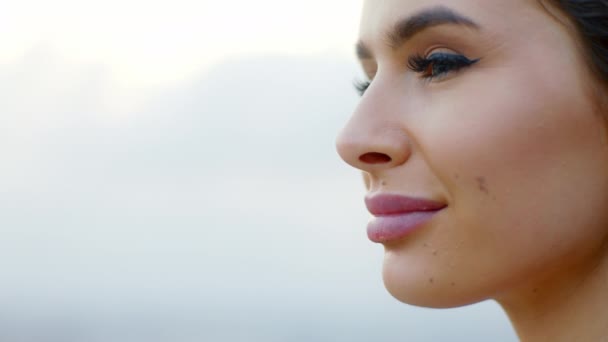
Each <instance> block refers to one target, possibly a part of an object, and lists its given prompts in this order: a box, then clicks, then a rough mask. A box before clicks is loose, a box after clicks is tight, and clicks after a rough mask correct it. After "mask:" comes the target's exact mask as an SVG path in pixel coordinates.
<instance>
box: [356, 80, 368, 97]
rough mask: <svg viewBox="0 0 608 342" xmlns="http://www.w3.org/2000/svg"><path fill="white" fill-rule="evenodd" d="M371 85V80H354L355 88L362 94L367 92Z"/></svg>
mask: <svg viewBox="0 0 608 342" xmlns="http://www.w3.org/2000/svg"><path fill="white" fill-rule="evenodd" d="M370 85H371V82H370V81H355V82H353V86H354V87H355V90H356V91H357V92H358V93H359V95H360V96H363V94H365V91H366V90H367V88H369V86H370Z"/></svg>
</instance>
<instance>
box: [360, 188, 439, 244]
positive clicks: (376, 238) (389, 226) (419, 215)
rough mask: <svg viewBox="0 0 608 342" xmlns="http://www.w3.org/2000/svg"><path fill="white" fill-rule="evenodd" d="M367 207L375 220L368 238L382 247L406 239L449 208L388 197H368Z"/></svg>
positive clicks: (415, 199) (384, 195)
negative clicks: (382, 244)
mask: <svg viewBox="0 0 608 342" xmlns="http://www.w3.org/2000/svg"><path fill="white" fill-rule="evenodd" d="M365 205H366V206H367V210H369V212H370V213H371V214H372V215H374V216H375V217H374V219H372V220H371V221H370V223H369V224H368V226H367V236H368V237H369V239H370V240H372V241H373V242H378V243H387V242H391V241H396V240H399V239H402V238H404V237H406V236H407V235H409V234H410V233H412V232H413V231H414V230H416V229H417V228H419V227H421V226H422V225H423V224H424V223H426V222H428V221H429V220H430V219H431V218H433V216H435V214H437V213H438V212H440V211H441V210H443V209H444V208H445V207H446V206H447V205H446V204H445V203H441V202H436V201H432V200H427V199H419V198H412V197H406V196H400V195H388V194H381V195H375V196H368V197H366V198H365Z"/></svg>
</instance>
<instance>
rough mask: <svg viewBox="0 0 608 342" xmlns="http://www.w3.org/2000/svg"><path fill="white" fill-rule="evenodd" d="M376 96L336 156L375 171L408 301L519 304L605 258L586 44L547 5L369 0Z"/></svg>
mask: <svg viewBox="0 0 608 342" xmlns="http://www.w3.org/2000/svg"><path fill="white" fill-rule="evenodd" d="M359 39H360V41H359V43H358V45H357V54H358V57H359V59H360V62H361V65H362V68H363V70H364V71H365V73H366V75H367V77H368V80H369V82H368V83H363V84H361V85H360V88H361V89H360V90H361V92H362V97H361V100H360V103H359V105H358V107H357V109H356V110H355V112H354V113H353V115H352V117H351V119H350V121H349V122H348V123H347V124H346V126H345V128H344V130H343V131H342V132H341V134H340V135H339V137H338V140H337V148H338V152H339V153H340V155H341V157H342V158H343V159H344V160H345V161H346V162H347V163H348V164H350V165H352V166H354V167H356V168H358V169H360V170H362V171H363V173H364V175H365V178H366V179H367V184H368V195H367V197H366V203H367V206H368V209H369V210H370V212H371V213H372V214H373V216H374V218H373V219H372V221H371V222H370V225H369V226H368V235H369V237H370V239H372V241H375V242H379V243H382V244H383V245H384V247H385V261H384V266H383V278H384V283H385V285H386V287H387V289H388V290H389V291H390V292H391V294H392V295H393V296H394V297H396V298H397V299H399V300H401V301H403V302H406V303H410V304H413V305H419V306H426V307H455V306H461V305H466V304H470V303H474V302H478V301H481V300H485V299H490V298H492V299H497V300H499V301H503V302H508V301H510V300H515V298H521V296H525V295H526V294H529V295H532V294H533V293H534V292H535V291H538V290H539V289H543V288H546V289H549V288H551V287H553V286H555V284H557V283H559V282H560V281H567V280H566V279H573V278H575V277H576V276H577V274H579V273H583V272H585V270H588V269H590V268H593V267H595V265H596V264H597V263H598V262H599V260H602V258H603V251H604V248H603V244H604V241H605V240H606V238H607V234H606V233H607V232H608V229H607V227H608V209H607V208H608V172H607V170H608V139H607V134H606V117H605V114H604V113H602V111H601V108H602V107H601V104H599V103H598V102H599V101H597V96H596V95H597V83H598V82H596V81H595V80H594V79H593V77H592V75H591V72H590V71H589V68H588V66H587V63H586V59H585V57H584V54H583V53H581V49H580V44H579V43H578V40H577V36H576V35H575V34H574V30H573V29H572V27H571V25H570V24H569V23H568V21H567V20H566V18H565V17H564V16H562V15H560V13H559V11H556V10H554V9H552V8H551V7H549V6H548V5H546V4H544V3H543V2H542V1H532V0H512V1H503V0H483V1H480V0H449V1H447V0H444V1H440V0H437V1H419V0H418V1H417V0H383V1H377V0H367V1H365V6H364V10H363V15H362V20H361V26H360V35H359Z"/></svg>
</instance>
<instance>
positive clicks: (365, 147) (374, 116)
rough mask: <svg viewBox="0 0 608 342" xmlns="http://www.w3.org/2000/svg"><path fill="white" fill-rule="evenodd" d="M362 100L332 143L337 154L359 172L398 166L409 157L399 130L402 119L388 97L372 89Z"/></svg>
mask: <svg viewBox="0 0 608 342" xmlns="http://www.w3.org/2000/svg"><path fill="white" fill-rule="evenodd" d="M372 88H373V87H370V88H369V89H368V92H367V93H366V94H365V95H364V96H363V98H362V99H361V102H360V103H359V105H358V106H357V108H356V109H355V111H354V113H353V115H352V117H351V118H350V120H349V121H348V123H347V124H346V126H345V127H344V129H343V130H342V132H341V133H340V135H339V136H338V138H337V141H336V147H337V150H338V153H339V154H340V156H341V157H342V159H344V161H345V162H347V163H348V164H350V165H352V166H354V167H356V168H358V169H361V170H363V171H368V172H371V171H374V170H379V169H386V168H391V167H395V166H398V165H401V164H403V163H405V162H406V161H407V159H408V158H409V156H410V154H411V146H410V145H411V144H410V139H409V137H408V135H407V133H406V131H405V129H404V127H403V122H402V121H403V119H404V118H405V116H404V115H403V114H404V113H402V112H401V111H402V110H403V109H402V108H399V105H398V104H397V103H395V102H394V101H390V100H389V98H390V96H388V95H386V94H380V93H378V92H376V93H373V92H372V91H378V90H379V89H372Z"/></svg>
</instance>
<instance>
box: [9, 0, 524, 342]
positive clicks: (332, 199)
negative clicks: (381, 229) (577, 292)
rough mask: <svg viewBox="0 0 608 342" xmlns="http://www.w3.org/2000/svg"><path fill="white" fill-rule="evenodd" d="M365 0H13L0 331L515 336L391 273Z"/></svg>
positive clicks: (108, 341)
mask: <svg viewBox="0 0 608 342" xmlns="http://www.w3.org/2000/svg"><path fill="white" fill-rule="evenodd" d="M360 7H361V1H360V0H334V1H326V0H307V1H285V0H257V1H251V0H234V1H208V0H196V1H195V0H192V1H187V0H172V1H150V0H147V1H143V0H104V1H87V0H52V1H48V0H7V1H2V2H0V153H1V157H2V159H1V160H2V163H1V165H2V167H0V265H1V266H0V341H3V342H4V341H6V342H47V341H48V342H80V341H82V342H97V341H99V342H122V341H125V342H127V341H128V342H139V341H141V342H144V341H145V342H157V341H158V342H160V341H162V342H186V341H210V342H214V341H219V342H224V341H225V342H237V341H244V342H245V341H246V342H257V341H259V342H269V341H270V342H271V341H295V342H299V341H414V342H416V341H484V342H485V341H499V342H500V341H505V342H507V341H515V340H516V338H515V336H514V334H513V333H512V332H511V329H510V327H509V325H508V322H507V319H506V318H505V316H504V314H503V313H502V312H501V311H500V309H499V308H498V307H497V305H496V304H494V303H482V304H479V305H475V306H470V307H467V308H462V309H457V310H442V311H438V310H427V309H420V308H414V307H410V306H407V305H404V304H400V303H398V302H397V301H396V300H394V299H392V298H391V297H390V296H389V295H388V294H387V292H386V291H385V289H384V287H383V285H382V281H381V276H380V272H381V263H382V247H381V246H379V245H374V244H372V243H370V242H369V241H368V240H367V238H366V235H365V224H366V221H367V219H368V216H367V214H366V212H365V209H364V206H363V201H362V198H363V189H362V184H361V179H360V176H359V175H358V174H357V173H356V172H355V171H354V170H352V169H350V168H348V167H347V166H346V165H345V164H343V163H342V162H341V161H340V160H339V157H338V156H337V154H336V152H335V151H334V136H335V134H336V132H337V131H338V130H339V128H340V127H341V125H342V124H343V123H344V122H345V120H346V119H347V117H348V116H349V114H350V112H351V110H352V109H353V108H354V106H355V104H356V101H357V96H356V95H355V92H354V91H353V89H352V86H351V82H352V81H353V80H354V79H355V78H357V76H359V75H360V72H359V69H358V67H357V65H356V63H355V61H354V58H353V53H352V52H353V43H354V42H355V39H356V31H357V25H358V15H359V10H360Z"/></svg>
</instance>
